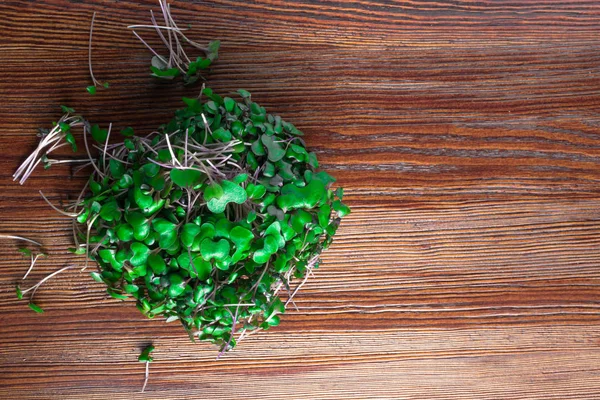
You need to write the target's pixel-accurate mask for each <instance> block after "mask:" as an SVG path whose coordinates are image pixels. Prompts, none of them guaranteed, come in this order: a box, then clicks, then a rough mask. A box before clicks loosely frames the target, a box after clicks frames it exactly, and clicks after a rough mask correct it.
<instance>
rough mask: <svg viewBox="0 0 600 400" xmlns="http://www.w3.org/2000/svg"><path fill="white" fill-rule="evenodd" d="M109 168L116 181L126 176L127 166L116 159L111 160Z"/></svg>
mask: <svg viewBox="0 0 600 400" xmlns="http://www.w3.org/2000/svg"><path fill="white" fill-rule="evenodd" d="M108 168H109V170H110V174H111V175H112V176H113V177H114V178H115V179H121V178H122V177H123V175H124V174H125V165H123V163H122V162H120V161H117V160H115V159H114V158H111V159H110V161H109V162H108Z"/></svg>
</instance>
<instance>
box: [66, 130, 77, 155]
mask: <svg viewBox="0 0 600 400" xmlns="http://www.w3.org/2000/svg"><path fill="white" fill-rule="evenodd" d="M65 141H66V142H67V143H69V144H70V145H71V150H73V151H77V143H75V137H74V136H73V134H72V133H71V132H69V133H67V134H66V135H65Z"/></svg>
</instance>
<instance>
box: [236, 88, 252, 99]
mask: <svg viewBox="0 0 600 400" xmlns="http://www.w3.org/2000/svg"><path fill="white" fill-rule="evenodd" d="M237 92H238V94H239V95H240V96H242V98H244V99H249V98H250V92H249V91H247V90H244V89H239V90H238V91H237Z"/></svg>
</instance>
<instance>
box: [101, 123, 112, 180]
mask: <svg viewBox="0 0 600 400" xmlns="http://www.w3.org/2000/svg"><path fill="white" fill-rule="evenodd" d="M111 130H112V122H111V123H110V124H108V133H107V134H106V141H105V142H104V151H103V152H102V165H103V166H104V172H106V148H107V147H108V139H109V138H110V131H111Z"/></svg>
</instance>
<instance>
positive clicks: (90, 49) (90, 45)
mask: <svg viewBox="0 0 600 400" xmlns="http://www.w3.org/2000/svg"><path fill="white" fill-rule="evenodd" d="M95 19H96V12H95V11H94V14H92V23H91V24H90V40H89V44H88V65H89V67H90V77H91V78H92V83H93V84H94V86H98V85H99V84H100V82H98V81H97V80H96V78H95V77H94V71H92V35H93V33H94V20H95Z"/></svg>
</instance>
